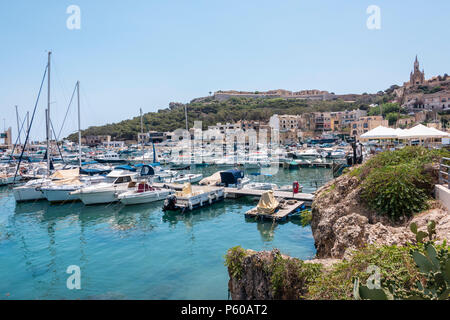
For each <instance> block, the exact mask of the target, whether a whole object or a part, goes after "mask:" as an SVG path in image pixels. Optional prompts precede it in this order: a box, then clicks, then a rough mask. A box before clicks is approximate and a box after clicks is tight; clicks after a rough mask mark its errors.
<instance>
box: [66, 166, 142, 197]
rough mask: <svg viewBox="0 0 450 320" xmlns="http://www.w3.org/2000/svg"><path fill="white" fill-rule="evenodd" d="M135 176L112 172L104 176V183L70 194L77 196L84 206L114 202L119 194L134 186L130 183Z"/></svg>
mask: <svg viewBox="0 0 450 320" xmlns="http://www.w3.org/2000/svg"><path fill="white" fill-rule="evenodd" d="M136 175H137V173H136V172H129V171H125V170H114V171H112V172H111V173H109V174H108V175H107V176H106V181H105V182H101V183H98V184H95V185H93V186H88V187H83V188H80V189H78V190H76V191H73V192H71V193H70V194H71V195H76V196H78V197H79V198H80V200H81V201H82V202H83V203H84V204H86V205H90V204H100V203H111V202H116V201H118V200H119V199H118V198H117V196H118V195H119V194H121V193H123V192H126V191H128V189H129V188H130V187H133V186H134V185H133V183H131V182H133V180H134V179H135V177H136Z"/></svg>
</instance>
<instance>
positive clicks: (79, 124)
mask: <svg viewBox="0 0 450 320" xmlns="http://www.w3.org/2000/svg"><path fill="white" fill-rule="evenodd" d="M77 99H78V158H79V164H80V170H81V114H80V81H77Z"/></svg>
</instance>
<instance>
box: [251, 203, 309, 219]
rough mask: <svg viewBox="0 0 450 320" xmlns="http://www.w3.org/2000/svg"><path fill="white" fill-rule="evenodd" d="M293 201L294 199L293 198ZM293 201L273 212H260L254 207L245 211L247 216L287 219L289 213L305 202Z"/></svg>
mask: <svg viewBox="0 0 450 320" xmlns="http://www.w3.org/2000/svg"><path fill="white" fill-rule="evenodd" d="M291 201H292V200H291ZM292 202H293V203H289V202H288V203H287V204H286V205H284V206H283V207H281V208H280V209H279V210H278V211H277V212H275V213H273V214H264V213H259V212H258V210H257V209H256V208H253V209H251V210H249V211H247V212H246V213H245V217H246V218H260V219H270V220H274V221H283V220H286V219H287V217H288V216H289V215H291V214H292V213H294V212H296V211H297V210H298V209H300V208H301V207H302V206H303V205H304V204H305V203H304V202H303V201H292Z"/></svg>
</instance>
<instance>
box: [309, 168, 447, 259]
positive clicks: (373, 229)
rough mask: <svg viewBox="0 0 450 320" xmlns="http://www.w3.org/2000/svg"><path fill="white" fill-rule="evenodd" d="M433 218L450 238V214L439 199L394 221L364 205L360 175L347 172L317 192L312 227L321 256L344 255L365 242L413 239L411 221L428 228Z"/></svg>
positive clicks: (439, 233)
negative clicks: (412, 214)
mask: <svg viewBox="0 0 450 320" xmlns="http://www.w3.org/2000/svg"><path fill="white" fill-rule="evenodd" d="M430 220H434V221H436V223H437V228H436V231H437V239H448V238H449V235H450V216H449V213H448V211H447V210H445V209H444V208H443V207H442V206H441V205H440V204H439V203H438V202H435V203H433V205H432V209H430V210H428V211H426V212H422V213H420V214H418V215H415V216H414V217H413V218H403V219H401V220H400V221H398V222H395V223H394V222H393V221H391V220H390V219H389V218H387V217H385V216H382V215H378V214H377V213H376V212H374V211H373V210H370V209H369V208H367V207H366V206H365V205H364V204H363V201H361V199H360V188H359V179H358V178H357V177H352V176H351V175H343V176H341V177H339V178H337V179H335V180H333V181H331V182H329V183H328V184H326V185H325V186H323V187H322V188H320V189H319V190H318V191H317V192H316V198H315V201H314V203H313V205H312V221H311V229H312V232H313V236H314V241H315V245H316V249H317V257H318V258H344V257H346V255H347V254H349V253H350V252H351V251H353V250H354V249H358V248H361V247H362V246H364V245H365V244H375V243H376V244H379V245H394V244H395V245H404V244H406V243H407V242H412V241H413V240H414V234H413V233H412V232H411V231H410V229H409V225H410V224H411V222H415V223H416V224H417V225H418V227H419V229H425V228H426V224H427V223H428V221H430Z"/></svg>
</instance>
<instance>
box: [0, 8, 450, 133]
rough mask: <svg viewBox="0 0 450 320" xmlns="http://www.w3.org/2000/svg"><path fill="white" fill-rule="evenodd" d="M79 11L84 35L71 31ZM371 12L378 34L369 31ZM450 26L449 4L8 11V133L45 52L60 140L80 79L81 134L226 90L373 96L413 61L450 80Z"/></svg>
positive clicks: (0, 84) (31, 96)
mask: <svg viewBox="0 0 450 320" xmlns="http://www.w3.org/2000/svg"><path fill="white" fill-rule="evenodd" d="M71 4H75V5H78V6H79V7H80V8H81V30H72V31H71V30H68V29H67V28H66V20H67V18H68V16H69V15H68V14H66V9H67V7H68V6H69V5H71ZM372 4H375V5H378V6H379V7H380V8H381V30H369V29H367V27H366V20H367V18H368V15H367V13H366V8H367V7H368V6H369V5H372ZM449 16H450V1H448V0H435V1H428V2H425V1H416V0H409V1H392V0H389V1H385V0H383V1H381V0H371V1H361V0H359V1H357V0H345V1H335V0H328V1H325V0H316V1H304V0H296V1H283V0H280V1H265V0H245V1H244V0H226V1H223V0H179V1H173V0H165V1H161V0H142V1H114V0H109V1H102V0H95V1H92V0H90V1H88V0H71V1H65V0H58V1H53V0H45V1H44V0H41V1H25V0H16V1H1V3H0V43H1V45H2V48H1V50H0V70H1V72H0V75H1V76H0V111H1V117H0V121H1V122H0V126H1V129H3V118H5V119H6V125H7V126H13V128H14V129H15V123H16V121H15V119H16V118H15V111H14V105H18V106H19V111H20V113H21V114H22V115H23V113H24V111H25V110H31V109H32V106H33V104H34V101H35V98H36V94H37V91H38V87H39V84H40V79H41V77H42V73H43V70H44V67H45V64H46V50H49V49H51V50H52V51H53V53H54V54H53V56H54V60H53V61H54V68H53V71H54V72H53V81H52V83H53V84H52V86H53V97H52V119H53V122H54V124H55V126H56V127H57V128H56V130H57V131H59V127H60V126H61V122H62V119H63V117H64V114H65V110H66V106H67V104H68V101H69V98H70V94H71V91H72V89H73V86H74V85H75V82H76V80H80V81H81V90H82V126H83V127H84V128H85V127H87V126H90V125H100V124H105V123H112V122H116V121H120V120H123V119H127V118H131V117H133V116H136V115H138V113H139V108H140V107H142V109H143V110H144V112H148V111H155V110H158V109H160V108H165V107H167V106H168V103H169V102H171V101H176V102H188V101H190V100H191V99H193V98H196V97H199V96H206V95H208V92H209V91H217V90H220V89H222V90H226V89H236V90H268V89H278V88H284V89H288V90H302V89H321V90H328V91H332V92H336V93H362V92H376V91H378V90H384V89H386V88H388V87H389V86H390V85H391V84H402V83H403V82H404V81H407V80H408V77H409V73H410V71H411V69H412V64H413V60H414V57H415V55H416V54H418V55H419V60H420V62H421V67H423V68H425V75H426V77H427V78H428V77H431V76H434V75H437V74H444V73H446V72H447V73H450V59H449V53H450V41H449V37H448V35H449V30H450V19H449ZM45 102H46V95H44V96H43V99H42V103H40V105H39V109H38V114H37V117H36V123H35V126H34V129H33V131H32V136H33V138H36V137H37V138H42V137H44V134H43V132H44V108H45ZM70 116H71V117H72V118H71V119H69V120H68V124H67V126H66V128H65V129H64V131H63V133H64V135H66V134H68V133H70V132H73V131H74V130H76V128H77V124H76V118H75V116H76V112H75V109H73V110H72V111H71V113H70Z"/></svg>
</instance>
